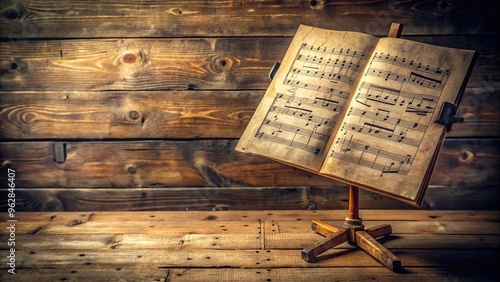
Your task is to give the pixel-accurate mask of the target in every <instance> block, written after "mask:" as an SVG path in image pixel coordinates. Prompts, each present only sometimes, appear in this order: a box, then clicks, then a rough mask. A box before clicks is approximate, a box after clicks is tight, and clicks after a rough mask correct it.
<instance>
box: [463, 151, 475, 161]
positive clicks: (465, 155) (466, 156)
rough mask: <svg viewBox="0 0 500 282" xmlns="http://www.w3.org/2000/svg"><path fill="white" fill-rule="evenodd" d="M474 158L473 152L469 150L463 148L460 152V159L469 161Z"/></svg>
mask: <svg viewBox="0 0 500 282" xmlns="http://www.w3.org/2000/svg"><path fill="white" fill-rule="evenodd" d="M472 158H474V153H472V152H471V151H469V150H463V151H461V152H460V161H470V160H471V159H472Z"/></svg>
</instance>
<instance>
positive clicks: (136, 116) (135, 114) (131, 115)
mask: <svg viewBox="0 0 500 282" xmlns="http://www.w3.org/2000/svg"><path fill="white" fill-rule="evenodd" d="M128 116H129V118H130V119H131V120H138V119H139V118H140V117H141V114H140V113H139V112H138V111H130V113H129V114H128Z"/></svg>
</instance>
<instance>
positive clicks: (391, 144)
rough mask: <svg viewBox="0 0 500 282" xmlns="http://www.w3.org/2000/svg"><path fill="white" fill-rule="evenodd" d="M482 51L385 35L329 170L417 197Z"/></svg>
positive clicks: (342, 124) (356, 96) (354, 100)
mask: <svg viewBox="0 0 500 282" xmlns="http://www.w3.org/2000/svg"><path fill="white" fill-rule="evenodd" d="M473 54H474V52H473V51H467V50H458V49H450V48H444V47H438V46H431V45H426V44H422V43H417V42H413V41H408V40H404V39H394V38H383V39H381V40H380V41H379V44H378V45H377V47H376V49H375V50H374V52H373V54H372V56H371V58H370V60H369V63H368V65H367V67H366V71H365V73H364V75H363V77H362V78H361V80H360V81H359V85H358V88H357V90H356V91H355V93H354V95H353V97H352V100H351V101H350V103H349V105H348V106H346V107H347V114H346V116H345V118H344V119H343V120H341V121H339V123H340V129H339V131H338V133H337V134H336V136H335V137H334V141H333V143H332V145H331V147H330V149H329V156H328V157H327V159H326V161H325V166H324V168H323V169H322V171H321V172H322V173H327V174H331V175H334V176H335V177H336V178H337V177H338V178H341V179H346V180H348V181H350V182H351V183H356V184H357V185H359V186H360V187H365V188H366V187H369V188H370V187H372V188H374V189H373V190H374V191H375V192H385V193H389V194H392V195H394V196H397V197H403V198H408V199H415V198H416V197H417V195H418V193H419V191H420V189H422V188H426V187H422V184H425V183H422V181H423V180H424V179H427V180H428V179H429V177H427V176H426V173H427V171H428V167H429V165H430V162H431V159H432V157H433V155H434V152H435V151H436V149H437V148H438V146H439V140H440V138H441V137H442V133H443V128H444V126H443V125H441V124H436V123H435V122H434V121H435V120H436V119H437V115H438V113H439V110H440V107H441V105H442V103H443V102H444V101H447V102H450V103H454V102H455V99H456V96H457V94H458V93H459V91H460V87H461V86H462V83H463V81H464V78H465V77H466V73H467V70H468V67H469V64H470V63H471V60H472V57H473Z"/></svg>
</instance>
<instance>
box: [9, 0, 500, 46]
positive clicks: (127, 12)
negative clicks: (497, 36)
mask: <svg viewBox="0 0 500 282" xmlns="http://www.w3.org/2000/svg"><path fill="white" fill-rule="evenodd" d="M492 5H493V4H491V2H489V1H473V2H471V1H452V2H451V1H444V2H432V1H431V2H429V1H388V2H386V1H375V0H371V1H362V2H338V1H333V0H322V1H280V2H279V4H278V3H277V2H276V1H210V2H192V1H154V2H151V1H149V2H147V3H146V2H143V1H128V2H127V4H122V3H116V2H113V1H98V0H92V1H85V2H81V3H73V2H67V1H55V0H53V1H46V2H44V3H43V4H41V3H39V2H37V1H34V0H30V1H20V0H19V1H18V0H10V1H2V3H1V5H0V11H2V13H1V14H0V15H1V16H0V23H1V24H0V37H2V38H11V39H24V38H54V37H57V38H75V37H76V38H81V37H83V38H102V37H122V38H123V37H193V36H196V37H203V36H209V37H210V36H249V35H250V36H284V35H285V36H291V35H293V34H294V32H295V30H296V28H297V26H298V24H299V23H303V24H308V25H315V26H322V27H325V28H336V29H341V30H352V31H359V32H365V33H369V34H375V35H386V34H387V30H388V29H389V26H390V24H391V23H392V22H400V23H403V24H404V25H405V31H404V32H405V33H407V34H429V33H432V34H446V35H448V34H477V33H488V32H489V33H493V32H498V30H497V29H496V28H495V26H496V25H495V20H496V18H495V13H494V10H493V11H492V9H494V8H493V7H492ZM360 19H363V21H360Z"/></svg>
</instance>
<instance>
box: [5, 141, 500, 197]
mask: <svg viewBox="0 0 500 282" xmlns="http://www.w3.org/2000/svg"><path fill="white" fill-rule="evenodd" d="M235 145H236V141H235V140H198V141H189V140H188V141H147V142H144V141H134V142H67V143H66V148H67V152H66V155H67V158H66V161H65V162H64V163H56V162H55V161H54V152H53V150H54V149H53V146H54V144H53V142H4V143H0V146H1V148H2V151H1V152H0V162H1V164H2V167H3V169H4V170H5V168H7V167H11V168H12V169H14V170H15V171H16V185H17V186H18V187H19V188H21V187H81V188H84V187H102V188H104V187H203V186H214V187H236V186H247V187H248V186H281V187H286V186H288V187H294V186H295V187H297V186H298V187H300V186H309V187H310V186H320V187H328V186H337V185H338V182H336V181H333V180H329V179H327V178H324V177H321V176H317V175H314V174H311V173H307V172H304V171H300V170H298V169H295V168H293V167H290V166H286V165H283V164H280V163H277V162H273V161H271V160H268V159H265V158H262V157H258V156H251V155H247V154H242V153H238V152H236V151H235V150H234V146H235ZM499 150H500V148H499V147H498V141H497V140H496V139H449V140H447V141H446V142H445V145H444V148H443V149H442V151H441V155H440V157H439V158H438V161H437V164H436V167H435V170H434V173H433V176H432V178H431V185H435V186H450V187H451V186H476V187H477V186H495V185H499V183H500V178H499V175H498V173H497V172H498V169H499V161H498V158H499V156H500V151H499ZM0 177H1V178H0V181H2V182H1V183H5V181H6V174H3V175H1V176H0ZM2 185H5V184H2Z"/></svg>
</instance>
